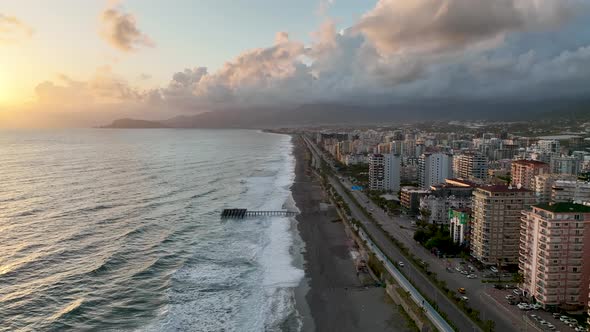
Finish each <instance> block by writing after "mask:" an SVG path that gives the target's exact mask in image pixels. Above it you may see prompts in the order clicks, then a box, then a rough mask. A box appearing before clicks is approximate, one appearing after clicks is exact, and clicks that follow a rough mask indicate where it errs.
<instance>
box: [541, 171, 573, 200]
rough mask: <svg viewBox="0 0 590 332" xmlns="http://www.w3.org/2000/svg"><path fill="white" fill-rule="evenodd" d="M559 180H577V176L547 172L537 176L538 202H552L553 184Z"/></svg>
mask: <svg viewBox="0 0 590 332" xmlns="http://www.w3.org/2000/svg"><path fill="white" fill-rule="evenodd" d="M557 180H575V177H574V176H572V175H568V174H552V173H546V174H541V175H537V176H535V189H534V190H535V197H536V198H537V203H549V202H551V192H552V189H553V184H554V183H555V181H557Z"/></svg>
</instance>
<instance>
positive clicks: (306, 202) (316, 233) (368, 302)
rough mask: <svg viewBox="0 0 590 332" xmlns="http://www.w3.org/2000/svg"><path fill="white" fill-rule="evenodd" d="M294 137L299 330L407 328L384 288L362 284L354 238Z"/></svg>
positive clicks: (300, 143)
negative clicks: (300, 261)
mask: <svg viewBox="0 0 590 332" xmlns="http://www.w3.org/2000/svg"><path fill="white" fill-rule="evenodd" d="M293 140H294V155H295V157H296V169H295V173H296V177H295V183H294V185H293V187H292V192H293V198H294V200H295V202H296V204H297V207H298V208H299V209H300V210H301V214H300V215H298V216H297V221H298V224H297V228H298V230H299V234H300V236H301V238H302V240H303V242H304V248H305V252H304V254H303V257H304V260H305V262H304V270H305V278H304V280H303V281H302V284H301V286H300V287H299V289H298V290H297V295H296V300H297V308H298V311H299V313H300V314H301V315H302V316H303V331H409V329H408V328H407V327H406V324H407V322H406V321H405V318H404V317H403V316H402V315H401V314H400V313H399V311H398V309H397V307H396V306H395V305H394V304H393V302H392V301H391V300H390V299H389V298H388V297H387V296H386V294H385V291H384V289H383V288H379V287H375V286H366V284H367V283H366V282H365V283H363V282H362V281H361V280H360V279H359V277H358V276H357V272H356V268H355V266H354V262H353V259H352V257H351V254H350V247H351V246H352V240H351V239H349V238H348V236H347V235H346V233H345V228H344V224H343V223H342V222H341V221H340V222H338V221H335V217H334V214H333V213H329V211H326V210H325V209H320V203H321V202H326V201H327V200H326V198H325V197H324V193H323V191H322V189H321V186H320V183H319V181H318V179H317V178H316V177H315V176H313V173H311V171H310V169H309V168H310V167H308V161H307V159H306V155H307V151H306V149H305V146H304V145H303V142H302V141H301V139H300V138H299V137H297V136H295V137H294V138H293Z"/></svg>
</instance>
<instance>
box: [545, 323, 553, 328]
mask: <svg viewBox="0 0 590 332" xmlns="http://www.w3.org/2000/svg"><path fill="white" fill-rule="evenodd" d="M547 327H548V328H551V327H555V325H553V324H551V323H548V324H547Z"/></svg>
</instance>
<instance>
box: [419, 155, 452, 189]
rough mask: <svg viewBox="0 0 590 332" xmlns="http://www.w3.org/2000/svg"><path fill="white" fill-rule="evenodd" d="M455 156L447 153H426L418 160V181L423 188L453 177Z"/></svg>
mask: <svg viewBox="0 0 590 332" xmlns="http://www.w3.org/2000/svg"><path fill="white" fill-rule="evenodd" d="M452 162H453V158H452V156H451V155H449V154H446V153H424V154H422V155H421V156H420V158H419V160H418V182H419V183H420V187H421V188H422V189H427V188H429V187H430V186H433V185H435V184H439V183H443V182H445V179H448V178H451V177H452V171H453V164H452Z"/></svg>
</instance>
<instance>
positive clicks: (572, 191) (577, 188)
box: [551, 180, 590, 205]
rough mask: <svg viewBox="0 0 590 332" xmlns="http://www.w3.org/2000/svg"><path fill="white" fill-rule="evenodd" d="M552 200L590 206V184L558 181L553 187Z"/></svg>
mask: <svg viewBox="0 0 590 332" xmlns="http://www.w3.org/2000/svg"><path fill="white" fill-rule="evenodd" d="M551 200H552V201H553V202H573V203H578V204H584V205H590V182H583V181H567V180H557V181H555V182H554V183H553V185H552V187H551Z"/></svg>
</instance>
